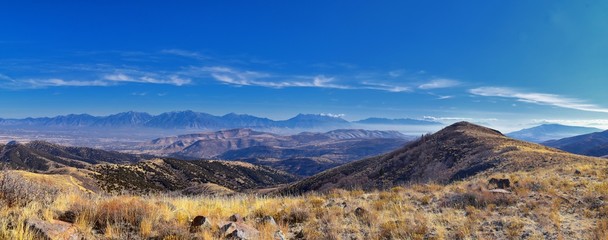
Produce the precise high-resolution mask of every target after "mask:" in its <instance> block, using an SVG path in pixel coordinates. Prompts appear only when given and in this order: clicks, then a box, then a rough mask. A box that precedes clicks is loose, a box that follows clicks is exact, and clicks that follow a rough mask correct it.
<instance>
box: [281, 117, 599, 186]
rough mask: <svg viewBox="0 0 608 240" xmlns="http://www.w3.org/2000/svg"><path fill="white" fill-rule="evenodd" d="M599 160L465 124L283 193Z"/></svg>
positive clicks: (444, 179) (453, 177)
mask: <svg viewBox="0 0 608 240" xmlns="http://www.w3.org/2000/svg"><path fill="white" fill-rule="evenodd" d="M598 161H601V160H599V159H597V158H590V157H584V156H579V155H573V154H569V153H566V152H562V151H560V150H556V149H552V148H548V147H545V146H541V145H538V144H533V143H528V142H523V141H518V140H514V139H510V138H507V137H505V136H504V135H502V134H501V133H500V132H498V131H495V130H492V129H489V128H485V127H481V126H478V125H474V124H471V123H466V122H460V123H456V124H453V125H451V126H449V127H446V128H445V129H443V130H441V131H439V132H437V133H435V134H432V135H427V136H424V137H422V138H421V139H420V140H418V141H416V142H412V143H410V144H408V145H406V146H405V147H403V148H401V149H398V150H396V151H393V152H391V153H388V154H385V155H382V156H378V157H372V158H368V159H364V160H360V161H356V162H352V163H349V164H346V165H343V166H340V167H337V168H333V169H330V170H327V171H325V172H322V173H320V174H317V175H315V176H312V177H310V178H307V179H304V180H303V181H300V182H298V183H295V184H293V185H292V186H289V187H288V188H286V189H284V190H283V191H282V192H283V193H302V192H307V191H319V190H321V191H324V190H329V189H333V188H349V189H356V188H362V189H377V188H379V189H386V188H390V187H392V186H395V185H402V184H411V183H424V182H436V183H450V182H453V181H457V180H461V179H466V178H468V177H470V176H474V175H477V174H483V175H488V174H493V173H510V172H516V171H534V170H537V169H543V168H547V167H553V166H556V165H563V164H571V163H577V162H598Z"/></svg>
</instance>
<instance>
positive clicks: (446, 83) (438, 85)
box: [418, 78, 460, 90]
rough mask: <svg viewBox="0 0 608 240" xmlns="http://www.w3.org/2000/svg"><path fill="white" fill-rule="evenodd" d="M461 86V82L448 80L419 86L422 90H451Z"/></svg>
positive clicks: (439, 79)
mask: <svg viewBox="0 0 608 240" xmlns="http://www.w3.org/2000/svg"><path fill="white" fill-rule="evenodd" d="M458 85H460V82H458V81H456V80H452V79H447V78H438V79H433V80H431V81H429V82H427V83H424V84H421V85H419V86H418V88H420V89H425V90H429V89H439V88H451V87H456V86H458Z"/></svg>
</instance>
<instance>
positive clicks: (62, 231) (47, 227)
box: [25, 218, 84, 240]
mask: <svg viewBox="0 0 608 240" xmlns="http://www.w3.org/2000/svg"><path fill="white" fill-rule="evenodd" d="M25 225H26V227H27V228H28V229H30V231H32V232H33V233H34V235H35V239H49V240H52V239H65V240H80V239H83V238H84V237H83V236H82V234H80V232H78V229H77V228H76V227H75V226H74V225H73V224H71V223H68V222H64V221H58V220H51V221H44V220H41V219H37V218H30V219H28V220H27V221H25Z"/></svg>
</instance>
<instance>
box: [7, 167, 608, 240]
mask: <svg viewBox="0 0 608 240" xmlns="http://www.w3.org/2000/svg"><path fill="white" fill-rule="evenodd" d="M577 170H578V172H577ZM17 176H19V177H21V178H22V180H23V181H21V182H20V183H21V184H30V185H40V184H42V182H40V181H37V180H36V179H41V178H42V179H45V178H46V176H37V175H36V174H33V173H25V174H24V173H22V172H20V174H19V175H17ZM490 177H498V178H509V179H510V180H511V183H512V187H511V189H509V190H510V191H511V194H500V193H498V194H497V193H490V192H488V191H487V180H488V179H489V178H490ZM606 177H608V166H606V165H598V164H596V163H589V164H584V163H577V164H573V165H568V166H555V167H554V168H548V169H542V170H535V171H533V172H525V171H521V172H514V173H505V174H494V175H491V176H478V177H475V178H472V179H468V180H466V181H462V182H455V183H452V184H449V185H438V184H419V185H410V186H399V187H394V188H392V189H387V190H386V191H371V192H366V191H361V190H352V191H346V190H333V191H330V192H328V193H325V194H318V193H315V194H308V195H304V196H261V195H251V194H242V195H235V196H218V197H212V196H192V197H188V196H170V195H150V196H132V195H115V196H112V195H103V194H91V193H87V192H86V191H82V190H80V188H78V186H77V184H76V185H71V184H72V183H71V180H70V179H67V180H66V179H61V177H59V176H53V177H51V178H48V179H50V180H52V181H49V183H50V184H51V185H53V184H58V183H59V184H66V185H68V186H71V187H68V188H62V189H60V191H59V192H56V193H48V194H53V197H52V198H34V199H32V200H31V201H28V202H25V203H24V204H13V205H11V206H9V205H7V204H6V203H4V201H0V239H33V238H34V235H33V233H31V232H30V231H29V229H26V228H24V225H23V224H20V223H23V222H24V221H26V220H27V219H28V218H31V217H37V218H40V219H44V220H50V219H57V218H59V216H60V215H61V214H63V213H65V212H67V211H71V212H73V213H75V215H76V219H75V222H74V225H75V226H76V228H77V229H78V230H79V231H80V232H81V233H82V234H84V235H85V237H87V238H97V239H148V238H157V239H192V238H200V239H219V238H221V234H220V230H219V227H218V226H214V227H212V228H210V229H207V230H203V231H199V232H195V233H190V232H189V224H190V221H191V220H192V219H193V218H194V217H195V216H198V215H202V216H206V217H209V218H210V219H211V222H212V223H213V224H214V225H215V224H219V223H220V222H222V221H225V220H226V219H227V218H228V217H229V216H231V215H232V214H235V213H238V214H240V215H241V216H244V217H246V223H247V224H249V225H251V226H253V227H255V228H256V229H258V230H259V231H260V239H273V237H274V234H275V232H276V231H277V230H281V231H282V232H283V233H285V235H286V236H287V237H288V238H294V237H295V236H296V235H301V236H302V235H303V236H304V237H305V238H306V239H521V238H528V239H606V238H607V237H608V221H607V220H606V217H608V205H607V204H605V203H604V200H605V199H608V184H607V183H606ZM49 199H51V200H49ZM264 216H272V217H273V218H274V219H275V220H276V222H277V224H278V226H276V227H275V226H271V225H268V224H263V223H260V222H259V221H256V219H260V218H262V217H264Z"/></svg>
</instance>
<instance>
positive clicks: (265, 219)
mask: <svg viewBox="0 0 608 240" xmlns="http://www.w3.org/2000/svg"><path fill="white" fill-rule="evenodd" d="M262 223H263V224H268V225H271V226H276V225H277V222H276V221H275V220H274V218H273V217H272V216H265V217H263V218H262Z"/></svg>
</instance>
